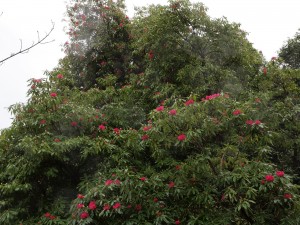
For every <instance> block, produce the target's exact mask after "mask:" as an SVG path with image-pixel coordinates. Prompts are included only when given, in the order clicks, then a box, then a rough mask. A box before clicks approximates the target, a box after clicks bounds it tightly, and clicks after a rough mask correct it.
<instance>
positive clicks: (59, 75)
mask: <svg viewBox="0 0 300 225" xmlns="http://www.w3.org/2000/svg"><path fill="white" fill-rule="evenodd" d="M56 77H57V79H63V78H64V76H63V75H62V74H57V76H56Z"/></svg>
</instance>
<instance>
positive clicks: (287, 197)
mask: <svg viewBox="0 0 300 225" xmlns="http://www.w3.org/2000/svg"><path fill="white" fill-rule="evenodd" d="M292 197H293V196H292V194H290V193H285V194H284V195H283V198H285V199H291V198H292Z"/></svg>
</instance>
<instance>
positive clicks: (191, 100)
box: [184, 99, 194, 106]
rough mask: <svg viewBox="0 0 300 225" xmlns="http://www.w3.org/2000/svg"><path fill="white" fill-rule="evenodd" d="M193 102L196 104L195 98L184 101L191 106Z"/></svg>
mask: <svg viewBox="0 0 300 225" xmlns="http://www.w3.org/2000/svg"><path fill="white" fill-rule="evenodd" d="M192 104H194V100H193V99H189V100H187V101H186V102H185V103H184V105H185V106H189V105H192Z"/></svg>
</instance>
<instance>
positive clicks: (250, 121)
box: [246, 120, 254, 125]
mask: <svg viewBox="0 0 300 225" xmlns="http://www.w3.org/2000/svg"><path fill="white" fill-rule="evenodd" d="M246 124H248V125H253V124H254V121H253V120H246Z"/></svg>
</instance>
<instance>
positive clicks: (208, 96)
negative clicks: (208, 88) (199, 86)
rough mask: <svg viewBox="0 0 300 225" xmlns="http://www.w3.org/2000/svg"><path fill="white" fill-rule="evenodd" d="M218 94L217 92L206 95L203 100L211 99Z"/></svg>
mask: <svg viewBox="0 0 300 225" xmlns="http://www.w3.org/2000/svg"><path fill="white" fill-rule="evenodd" d="M219 96H220V94H219V93H216V94H212V95H207V96H206V97H205V99H204V100H212V99H214V98H217V97H219Z"/></svg>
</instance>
